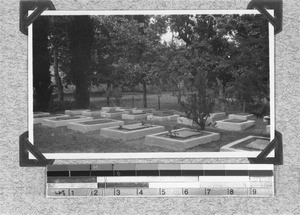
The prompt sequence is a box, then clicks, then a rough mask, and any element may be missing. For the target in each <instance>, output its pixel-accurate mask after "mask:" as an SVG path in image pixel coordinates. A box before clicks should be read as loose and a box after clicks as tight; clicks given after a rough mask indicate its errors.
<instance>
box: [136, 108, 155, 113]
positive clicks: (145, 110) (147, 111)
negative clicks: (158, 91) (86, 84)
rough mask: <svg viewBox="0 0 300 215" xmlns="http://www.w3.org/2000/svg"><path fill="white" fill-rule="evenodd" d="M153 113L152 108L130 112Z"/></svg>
mask: <svg viewBox="0 0 300 215" xmlns="http://www.w3.org/2000/svg"><path fill="white" fill-rule="evenodd" d="M153 111H155V109H154V108H142V109H134V110H132V113H152V112H153Z"/></svg>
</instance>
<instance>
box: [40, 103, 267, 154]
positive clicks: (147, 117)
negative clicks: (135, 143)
mask: <svg viewBox="0 0 300 215" xmlns="http://www.w3.org/2000/svg"><path fill="white" fill-rule="evenodd" d="M224 118H225V119H224ZM131 120H135V121H136V120H141V122H140V123H135V124H130V121H131ZM264 120H265V122H266V123H267V122H269V118H267V117H266V118H264ZM124 121H126V122H128V121H129V124H128V123H126V124H125V123H124ZM166 121H173V122H174V121H175V122H177V123H178V124H183V125H187V126H188V127H184V128H180V129H175V130H169V131H165V127H164V126H161V125H156V124H157V123H156V124H155V122H166ZM208 121H209V122H210V123H212V124H213V125H214V126H215V127H216V128H218V129H221V130H229V131H243V130H246V129H248V128H250V127H252V126H254V124H255V120H254V116H253V115H252V114H244V113H242V114H229V115H228V118H227V115H226V113H225V112H221V113H213V114H211V115H210V117H209V119H208ZM37 123H41V124H42V126H48V127H52V128H56V127H60V126H67V128H68V129H72V130H75V131H79V132H83V133H86V132H90V131H97V130H98V131H99V130H100V135H101V136H103V137H106V138H113V139H123V140H125V141H129V140H135V139H141V138H144V144H145V145H148V146H157V147H163V148H166V149H171V150H175V151H184V150H186V149H188V148H192V147H195V146H198V145H202V144H207V143H210V142H213V141H217V140H219V139H220V133H217V132H211V131H199V130H196V129H193V127H194V125H193V121H192V120H191V119H188V118H186V117H183V116H180V115H179V114H175V111H173V110H155V109H153V108H148V109H138V108H122V107H102V109H101V110H94V111H91V110H82V109H76V110H66V111H65V114H57V115H51V114H50V113H44V112H36V113H34V124H37ZM267 129H268V127H267ZM269 141H270V138H266V137H262V136H248V137H245V138H243V139H239V140H236V141H234V142H232V143H229V144H227V145H225V146H223V147H221V148H220V151H245V150H250V151H253V150H257V151H260V150H262V149H263V148H265V147H266V145H267V144H268V143H269Z"/></svg>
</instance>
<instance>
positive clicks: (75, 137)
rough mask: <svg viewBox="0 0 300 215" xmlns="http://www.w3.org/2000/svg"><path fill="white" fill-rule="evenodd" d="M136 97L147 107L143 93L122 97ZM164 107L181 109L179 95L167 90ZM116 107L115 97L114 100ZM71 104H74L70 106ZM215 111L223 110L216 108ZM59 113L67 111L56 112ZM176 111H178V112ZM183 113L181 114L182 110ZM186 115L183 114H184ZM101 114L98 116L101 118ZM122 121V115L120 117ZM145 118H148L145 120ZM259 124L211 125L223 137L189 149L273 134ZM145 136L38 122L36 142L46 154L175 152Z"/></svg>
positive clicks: (173, 125) (99, 103) (125, 101)
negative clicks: (231, 127) (242, 127)
mask: <svg viewBox="0 0 300 215" xmlns="http://www.w3.org/2000/svg"><path fill="white" fill-rule="evenodd" d="M132 96H134V107H137V108H143V100H142V94H141V93H140V94H134V93H133V94H130V93H126V94H125V95H124V96H123V98H122V104H121V106H123V107H132ZM160 101H161V109H165V110H177V111H178V110H179V105H178V104H177V99H176V96H173V95H172V93H163V94H162V95H161V97H160ZM111 102H112V104H111V105H112V106H113V99H112V100H111ZM147 103H148V108H155V109H156V110H158V99H157V95H156V94H149V95H147ZM65 104H66V107H65V108H66V109H75V108H74V106H73V105H74V101H73V98H71V97H70V98H68V97H67V98H66V103H65ZM68 106H70V107H68ZM103 106H107V104H106V98H105V97H99V96H98V97H91V108H90V109H91V110H100V108H101V107H103ZM214 112H219V110H218V109H217V108H216V109H215V110H214ZM56 113H64V112H63V111H61V112H56ZM228 113H240V110H236V111H231V110H228ZM175 114H178V113H177V112H176V113H175ZM179 114H180V113H179ZM181 115H182V114H181ZM97 118H100V117H94V119H97ZM116 119H119V120H122V119H121V117H119V118H116ZM224 119H225V118H224ZM123 121H124V122H125V125H126V124H134V123H140V122H141V120H123ZM143 121H145V120H143ZM255 121H256V122H255V126H253V127H251V128H249V129H247V130H245V131H225V130H221V129H218V128H216V127H214V126H210V127H207V128H206V130H207V131H211V132H217V133H220V136H221V139H220V140H218V141H214V142H211V143H207V144H204V145H199V146H196V147H193V148H188V149H186V150H185V151H186V152H218V151H220V148H221V147H222V146H224V145H226V144H228V143H231V142H233V141H236V140H238V139H241V138H244V137H247V136H249V135H258V136H265V137H269V134H267V133H266V132H265V131H266V127H265V126H266V124H265V123H263V121H262V119H261V118H257V119H256V120H255ZM153 124H156V125H162V126H165V130H166V131H167V130H169V129H178V128H183V127H187V126H184V125H180V124H177V122H176V121H168V122H153ZM144 140H145V138H142V139H138V140H132V141H126V142H125V141H123V140H114V139H111V138H105V137H102V136H100V131H93V132H87V133H81V132H79V131H74V130H71V129H67V127H66V126H64V127H58V128H50V127H46V126H42V125H41V124H36V125H34V144H35V145H36V146H37V147H38V148H39V149H40V150H41V152H43V153H117V152H127V153H129V152H172V150H169V149H166V148H161V147H154V146H146V145H145V144H144Z"/></svg>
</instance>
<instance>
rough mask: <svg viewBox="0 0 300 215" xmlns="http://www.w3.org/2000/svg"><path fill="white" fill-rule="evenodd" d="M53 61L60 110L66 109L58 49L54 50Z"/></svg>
mask: <svg viewBox="0 0 300 215" xmlns="http://www.w3.org/2000/svg"><path fill="white" fill-rule="evenodd" d="M53 59H54V77H55V83H56V86H57V92H58V109H59V110H61V109H63V108H64V89H63V85H62V83H61V78H60V76H59V72H58V53H57V49H56V47H54V48H53Z"/></svg>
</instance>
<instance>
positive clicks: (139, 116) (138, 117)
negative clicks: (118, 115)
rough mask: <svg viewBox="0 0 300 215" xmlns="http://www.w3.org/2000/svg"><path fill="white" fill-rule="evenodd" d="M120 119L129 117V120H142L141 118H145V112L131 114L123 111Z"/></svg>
mask: <svg viewBox="0 0 300 215" xmlns="http://www.w3.org/2000/svg"><path fill="white" fill-rule="evenodd" d="M122 119H130V120H143V119H147V114H146V113H145V114H143V113H141V114H138V113H136V114H131V113H125V114H122Z"/></svg>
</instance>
